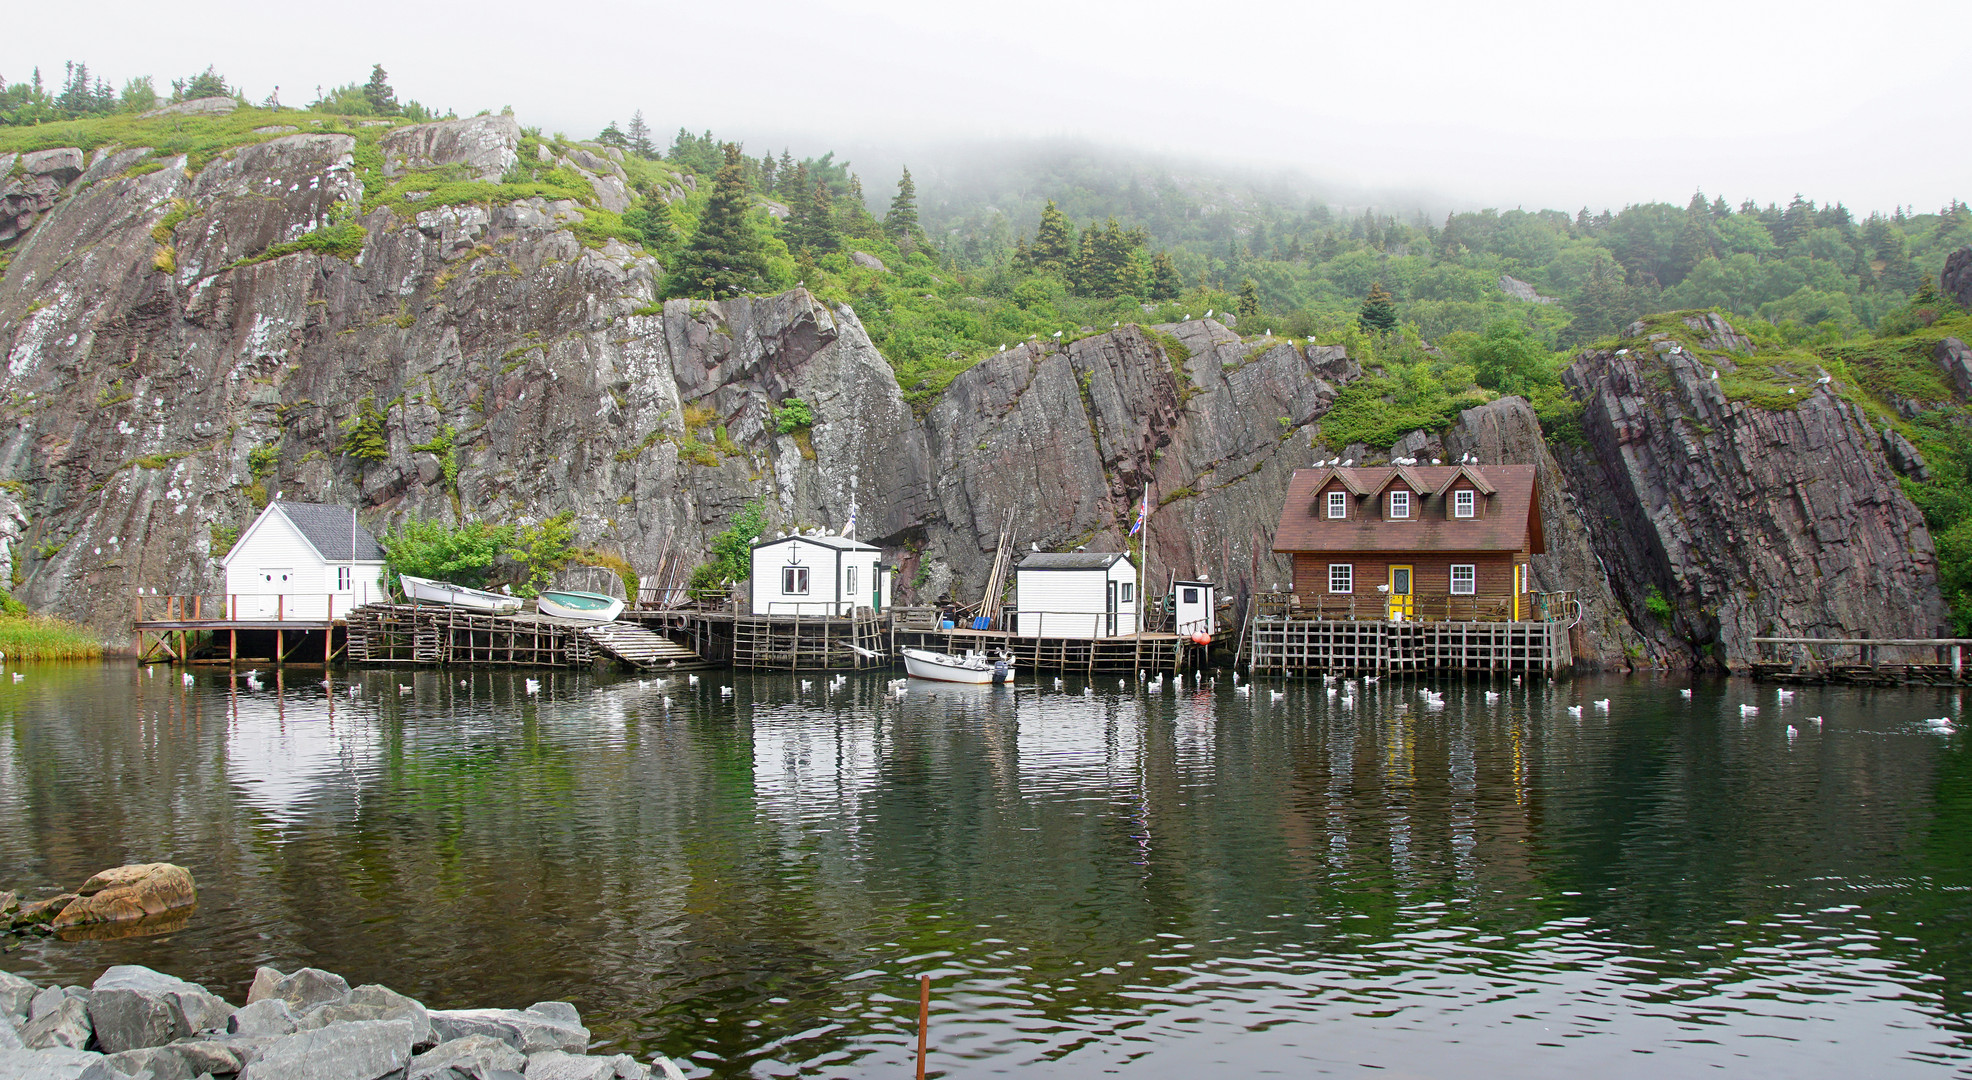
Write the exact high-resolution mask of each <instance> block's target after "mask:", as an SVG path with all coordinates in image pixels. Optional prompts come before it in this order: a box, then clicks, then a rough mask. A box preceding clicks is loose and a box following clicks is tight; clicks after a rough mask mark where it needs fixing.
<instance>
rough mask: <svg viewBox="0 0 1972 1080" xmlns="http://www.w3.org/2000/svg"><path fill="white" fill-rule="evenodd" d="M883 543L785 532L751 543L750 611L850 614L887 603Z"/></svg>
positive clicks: (778, 613) (888, 591)
mask: <svg viewBox="0 0 1972 1080" xmlns="http://www.w3.org/2000/svg"><path fill="white" fill-rule="evenodd" d="M882 559H883V549H882V548H879V547H877V546H876V545H874V544H865V543H863V542H862V541H860V540H854V539H851V538H850V537H847V536H827V535H823V534H821V533H815V534H812V535H808V534H790V535H787V536H782V537H779V538H776V539H771V540H769V539H761V540H756V541H754V544H753V590H752V591H753V614H755V615H830V616H846V615H854V614H855V613H856V609H857V608H864V607H866V608H869V609H870V611H872V612H880V611H883V610H885V609H886V608H888V607H889V606H890V572H889V570H888V569H887V568H886V567H884V566H883V565H882Z"/></svg>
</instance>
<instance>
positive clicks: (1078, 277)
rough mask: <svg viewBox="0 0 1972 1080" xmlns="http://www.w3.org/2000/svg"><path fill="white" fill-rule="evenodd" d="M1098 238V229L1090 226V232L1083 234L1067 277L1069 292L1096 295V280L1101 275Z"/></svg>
mask: <svg viewBox="0 0 1972 1080" xmlns="http://www.w3.org/2000/svg"><path fill="white" fill-rule="evenodd" d="M1096 236H1097V230H1096V227H1095V226H1094V225H1091V226H1089V228H1088V231H1087V232H1084V233H1083V234H1082V242H1081V244H1080V245H1079V246H1078V247H1077V248H1076V251H1075V259H1074V261H1073V262H1071V263H1070V264H1069V266H1068V272H1067V275H1066V276H1067V278H1068V288H1069V291H1071V292H1074V293H1076V294H1077V295H1080V296H1093V295H1096V288H1097V287H1096V284H1095V278H1096V277H1097V276H1098V275H1099V274H1100V273H1101V271H1100V269H1099V268H1098V266H1097V260H1098V256H1097V255H1096Z"/></svg>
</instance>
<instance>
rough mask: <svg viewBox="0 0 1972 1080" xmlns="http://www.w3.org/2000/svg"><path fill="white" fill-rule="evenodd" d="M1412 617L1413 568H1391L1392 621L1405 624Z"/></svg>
mask: <svg viewBox="0 0 1972 1080" xmlns="http://www.w3.org/2000/svg"><path fill="white" fill-rule="evenodd" d="M1411 615H1412V608H1411V568H1410V567H1408V566H1393V567H1391V568H1390V620H1391V621H1392V622H1403V621H1404V620H1406V619H1409V618H1410V617H1411Z"/></svg>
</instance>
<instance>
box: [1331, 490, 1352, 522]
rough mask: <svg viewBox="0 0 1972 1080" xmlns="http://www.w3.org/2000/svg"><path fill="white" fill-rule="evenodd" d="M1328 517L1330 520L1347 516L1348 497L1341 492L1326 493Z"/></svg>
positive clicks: (1345, 493)
mask: <svg viewBox="0 0 1972 1080" xmlns="http://www.w3.org/2000/svg"><path fill="white" fill-rule="evenodd" d="M1328 516H1329V517H1332V518H1340V517H1348V516H1349V495H1348V493H1347V492H1343V491H1331V492H1329V493H1328Z"/></svg>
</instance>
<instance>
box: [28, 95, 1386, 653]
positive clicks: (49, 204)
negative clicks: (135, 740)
mask: <svg viewBox="0 0 1972 1080" xmlns="http://www.w3.org/2000/svg"><path fill="white" fill-rule="evenodd" d="M517 137H518V128H516V127H515V126H514V125H512V124H511V123H510V122H508V120H507V119H506V118H478V119H477V120H476V121H471V122H468V121H457V122H448V123H443V124H435V125H424V126H421V127H415V128H407V129H402V130H400V131H396V132H392V133H391V134H389V135H388V136H386V137H385V140H384V148H385V150H386V152H387V156H386V161H387V162H388V163H390V167H391V168H417V167H432V166H450V167H456V168H459V169H462V170H465V171H467V172H475V171H477V172H476V173H475V174H488V175H490V174H492V173H495V172H497V171H498V170H499V169H501V168H503V167H504V165H505V163H508V162H510V161H511V160H512V153H513V150H514V142H515V139H516V138H517ZM354 151H355V141H354V140H353V139H352V138H351V137H350V136H347V135H341V134H331V133H297V134H292V135H287V136H283V137H278V138H273V139H270V140H268V141H265V142H261V143H258V144H255V145H252V146H247V147H242V148H240V149H239V150H237V151H236V152H234V153H232V154H231V155H229V156H222V157H220V158H218V159H216V160H214V161H213V162H212V163H211V164H209V165H207V166H206V167H204V168H203V169H201V170H196V171H191V170H189V169H188V167H187V166H188V162H187V161H186V160H185V159H183V158H178V159H175V160H173V161H171V162H169V163H168V164H167V167H165V168H163V169H154V170H151V171H144V170H141V169H133V168H132V165H133V164H136V163H138V162H142V161H144V160H146V158H147V157H148V151H147V150H145V149H144V148H129V149H124V150H116V151H99V152H97V153H96V154H94V155H92V156H91V157H90V158H89V159H88V161H87V163H86V164H87V167H86V169H83V170H81V171H78V172H76V173H75V174H74V175H73V176H72V177H71V178H70V181H69V182H67V183H65V184H60V185H57V187H56V189H55V190H54V191H53V192H44V191H42V190H41V189H40V188H39V187H37V188H35V190H34V193H33V198H34V200H35V202H34V204H33V205H34V206H35V207H38V209H31V210H27V211H23V213H24V214H26V213H32V214H33V215H35V217H34V220H33V221H32V222H30V224H31V226H32V227H31V229H30V230H29V231H28V233H27V235H26V237H25V239H24V241H23V242H22V243H21V244H20V245H18V246H17V248H16V249H15V251H14V253H13V259H12V262H11V264H10V266H9V267H8V270H7V273H6V275H5V278H4V281H0V346H4V348H5V349H6V356H7V362H8V367H7V372H6V374H5V390H6V392H7V394H8V397H9V399H10V401H11V410H12V416H11V419H12V420H13V423H12V424H11V425H10V428H9V430H7V431H6V432H5V433H4V435H0V474H3V475H5V476H7V477H9V478H12V479H14V480H17V481H19V483H18V484H17V485H11V486H9V487H8V488H7V489H6V490H4V491H0V501H4V502H5V505H0V525H5V526H6V529H12V530H13V531H15V532H17V533H18V536H19V539H18V541H17V542H16V543H14V544H13V545H12V547H11V548H10V554H11V556H12V557H13V559H14V560H15V566H16V567H17V571H16V572H17V574H18V576H19V577H20V579H21V580H20V586H19V590H18V591H19V592H20V594H21V595H22V597H23V598H24V599H26V600H27V601H28V602H29V603H31V604H33V605H35V606H37V607H40V608H45V609H49V610H53V611H56V612H59V613H61V614H64V615H68V616H71V617H74V618H78V619H82V620H85V621H88V622H90V623H91V624H93V625H96V626H98V627H101V628H102V629H104V630H105V631H106V632H117V631H119V630H120V628H123V627H126V626H127V620H128V617H129V610H130V601H129V597H130V595H131V593H132V591H133V590H135V589H137V588H156V589H159V590H161V591H165V592H178V593H198V592H203V593H208V594H211V593H216V592H217V591H218V590H219V589H220V588H221V587H222V574H221V571H220V568H219V565H218V562H217V559H216V557H215V555H214V552H215V551H216V550H218V548H219V547H220V546H221V545H223V544H224V543H225V542H226V538H227V537H228V536H229V534H230V532H231V531H232V530H237V529H239V528H241V527H242V526H244V524H245V523H246V522H247V521H249V520H251V518H252V516H253V515H254V513H255V512H256V509H257V506H258V505H259V504H260V503H261V502H262V501H263V500H264V499H266V498H268V497H272V496H275V495H282V496H285V497H287V498H292V499H311V500H322V501H328V502H345V503H353V504H355V505H358V506H359V507H360V508H361V510H362V513H363V516H364V518H365V520H366V522H368V523H369V524H371V525H372V527H375V528H378V529H381V528H383V527H385V526H387V525H388V524H389V523H390V522H391V521H394V520H397V519H400V518H402V517H404V516H407V515H418V516H423V517H451V516H453V515H454V514H455V513H463V514H465V515H467V516H476V517H477V516H483V517H489V518H494V519H498V520H506V521H514V520H519V521H528V520H538V519H540V518H543V517H546V516H548V515H550V514H554V513H557V512H561V511H572V512H573V513H574V514H575V520H576V523H577V527H578V530H579V534H580V537H581V541H582V542H583V543H584V544H586V545H589V546H594V547H599V548H605V549H613V550H615V551H617V552H619V553H621V554H622V555H624V556H625V557H626V558H628V559H629V561H630V562H631V563H632V564H633V565H636V566H638V567H640V568H643V569H644V570H645V571H646V572H649V571H650V570H652V569H655V567H656V566H657V565H658V564H659V563H660V562H661V561H665V560H667V559H670V560H673V561H675V560H676V559H677V558H678V557H679V556H681V555H682V556H686V557H688V558H690V559H692V560H694V561H695V560H696V558H697V557H699V556H700V555H702V553H703V551H704V550H705V545H706V540H707V537H708V535H709V534H711V533H713V532H717V531H718V530H719V529H721V528H723V527H724V526H725V524H726V522H727V521H728V520H729V519H730V518H731V516H732V514H733V513H734V512H735V511H737V510H738V509H739V507H740V506H741V505H743V504H744V503H745V502H746V501H747V500H749V499H751V498H755V497H763V498H765V499H766V500H767V501H768V502H769V503H770V505H772V506H773V507H774V510H775V517H776V519H777V520H778V522H780V523H781V524H782V525H783V526H787V525H799V526H812V525H821V526H828V527H834V528H841V527H844V526H845V525H847V524H848V523H849V521H850V519H851V516H852V514H853V515H854V520H855V523H856V527H857V532H858V535H859V536H862V537H864V538H867V539H872V540H876V541H877V542H879V543H883V544H885V545H886V546H889V547H891V548H892V549H893V550H895V551H896V553H897V554H898V555H899V556H900V557H901V559H902V561H903V562H904V564H905V566H904V570H905V574H904V583H905V585H906V587H907V590H908V588H909V586H911V585H912V584H914V583H921V584H923V585H924V586H926V590H925V591H929V592H934V593H935V592H937V591H942V590H943V589H944V588H947V587H949V588H950V589H951V591H952V592H953V595H955V596H958V597H960V598H963V599H976V598H977V597H976V593H977V590H978V588H979V587H980V586H981V585H982V584H983V581H984V578H985V576H986V569H987V567H988V565H989V564H990V562H991V559H992V550H991V549H992V538H993V537H994V536H996V535H997V532H998V528H999V525H1000V522H1001V521H1002V520H1003V515H1004V514H1005V512H1006V511H1007V510H1009V509H1011V510H1013V511H1014V513H1015V518H1016V526H1015V531H1016V533H1017V534H1018V535H1019V536H1020V538H1021V540H1022V541H1023V545H1024V544H1025V543H1026V542H1029V541H1032V542H1038V543H1040V544H1042V545H1044V546H1061V545H1065V544H1068V543H1071V542H1088V543H1092V544H1098V545H1100V544H1115V543H1120V540H1121V534H1122V532H1123V531H1124V530H1125V529H1126V528H1127V526H1128V523H1129V521H1130V519H1131V517H1132V515H1133V512H1134V509H1135V504H1136V501H1137V497H1138V493H1139V492H1140V491H1141V490H1142V487H1143V485H1144V483H1146V482H1150V483H1152V484H1153V485H1154V487H1153V498H1156V499H1159V500H1160V501H1167V504H1166V505H1165V506H1163V507H1162V508H1160V509H1159V511H1158V512H1157V514H1156V518H1155V525H1154V527H1153V531H1152V537H1153V541H1152V542H1153V545H1154V552H1153V561H1154V562H1156V564H1157V565H1158V566H1159V567H1160V568H1169V569H1171V570H1172V571H1173V572H1176V573H1179V574H1183V575H1194V574H1211V575H1214V576H1219V577H1222V578H1226V577H1229V578H1232V579H1234V580H1233V582H1232V585H1233V587H1234V589H1237V588H1239V587H1240V586H1243V584H1244V583H1245V582H1246V581H1249V580H1251V578H1252V577H1253V576H1254V575H1255V574H1259V575H1261V576H1263V577H1267V578H1269V579H1270V580H1271V579H1278V578H1280V577H1281V576H1283V570H1284V567H1283V566H1282V565H1281V563H1280V561H1279V560H1277V559H1276V558H1275V557H1274V556H1272V554H1271V553H1270V552H1269V550H1268V548H1269V546H1270V543H1271V537H1270V535H1269V528H1270V525H1271V522H1272V521H1273V519H1274V518H1275V517H1276V516H1277V515H1278V512H1279V502H1278V500H1279V497H1280V491H1281V490H1282V489H1283V488H1284V485H1285V482H1286V477H1287V475H1288V474H1289V473H1290V472H1291V471H1292V469H1293V467H1295V466H1296V465H1299V464H1305V462H1306V460H1307V457H1308V453H1309V451H1308V443H1307V439H1306V436H1305V432H1304V430H1303V426H1304V425H1305V424H1307V423H1308V422H1309V421H1310V420H1312V419H1314V418H1316V417H1318V416H1319V415H1320V413H1321V412H1322V411H1323V410H1324V409H1325V408H1326V407H1327V404H1328V402H1329V401H1331V400H1332V399H1333V396H1334V393H1335V390H1336V387H1337V386H1338V385H1340V383H1342V382H1344V381H1346V380H1347V379H1348V378H1351V377H1353V375H1354V370H1353V366H1352V365H1351V364H1350V363H1349V362H1348V360H1347V358H1346V356H1343V355H1342V354H1341V351H1340V350H1336V349H1319V348H1316V349H1308V350H1298V349H1296V348H1294V347H1292V346H1290V345H1287V344H1285V343H1280V344H1277V345H1273V346H1271V347H1264V346H1263V347H1256V346H1255V345H1254V344H1253V343H1250V342H1244V341H1242V340H1241V339H1239V338H1238V337H1237V336H1236V335H1234V334H1233V333H1232V332H1231V331H1230V330H1228V329H1226V328H1225V327H1224V326H1222V325H1220V324H1218V323H1215V322H1209V321H1208V322H1199V323H1193V324H1188V325H1184V326H1174V327H1166V328H1164V331H1165V332H1167V333H1168V334H1169V335H1171V336H1168V337H1160V336H1153V334H1152V333H1149V332H1146V331H1143V330H1139V329H1136V328H1130V329H1127V330H1119V331H1115V332H1112V333H1108V334H1101V335H1096V336H1094V337H1090V338H1085V339H1083V340H1080V341H1075V342H1072V343H1069V344H1067V345H1055V344H1052V343H1050V344H1043V343H1039V342H1034V343H1030V344H1028V345H1026V346H1023V347H1020V348H1017V349H1013V350H1009V351H1008V352H1006V353H1003V354H1000V355H998V356H995V357H992V358H990V359H989V360H987V361H986V362H985V363H982V364H980V365H979V366H977V367H976V368H974V369H972V370H970V371H968V372H966V373H965V374H964V375H962V376H961V377H960V378H959V379H958V380H957V381H956V382H954V383H953V385H952V387H951V389H950V391H949V392H948V393H947V394H946V395H945V396H944V398H943V399H942V400H941V401H940V402H939V403H937V404H936V405H935V406H934V407H933V408H932V409H931V410H930V412H929V414H928V415H926V416H924V417H922V418H920V417H918V416H915V415H914V414H913V413H912V411H911V409H910V408H909V406H908V405H907V404H906V402H905V400H904V398H903V395H902V393H901V392H900V390H899V388H898V385H897V382H896V379H895V377H894V375H893V373H892V371H891V368H890V366H889V364H888V363H886V362H885V361H884V359H883V357H882V356H880V355H879V354H878V353H877V351H876V349H875V348H874V347H873V346H872V345H871V343H870V340H869V337H868V335H867V334H866V333H864V331H863V328H862V326H861V324H860V323H859V322H858V321H857V319H856V315H855V313H854V312H853V311H852V310H850V309H849V308H847V307H840V306H837V307H831V306H829V305H825V304H822V303H820V302H818V301H817V300H816V299H815V298H814V297H813V296H811V295H810V294H808V293H807V292H806V291H804V290H800V289H796V290H794V291H792V292H789V293H785V294H782V295H779V296H769V297H757V298H750V299H741V300H736V301H729V302H725V303H707V302H703V301H682V300H674V301H669V302H664V303H661V304H660V303H658V302H657V300H656V284H657V279H658V275H659V272H660V271H659V267H658V266H657V265H656V264H655V262H653V261H652V260H651V259H650V258H649V257H648V256H646V255H644V254H642V253H640V252H636V251H633V250H631V249H629V248H627V247H624V246H623V245H621V244H618V243H616V242H614V241H606V242H603V243H601V244H599V245H598V244H585V243H584V242H582V241H581V240H580V239H579V238H578V234H577V232H576V231H575V227H576V226H577V225H578V224H579V223H580V222H581V221H582V219H583V216H584V214H585V213H586V212H588V207H586V206H583V205H579V204H576V203H574V202H568V201H548V200H543V199H538V198H537V199H525V200H520V201H517V202H511V203H504V204H496V205H485V204H474V203H465V204H456V205H444V206H434V207H430V208H420V207H419V206H418V204H417V203H415V202H414V203H410V204H409V205H404V206H402V208H401V209H392V208H391V207H390V206H388V205H383V206H378V207H375V208H373V209H371V210H369V211H367V212H365V211H363V210H362V201H363V194H364V193H363V191H362V188H361V181H360V178H359V175H358V172H357V169H356V167H355V162H354ZM71 156H72V157H73V158H74V160H73V161H71V160H70V157H65V156H62V155H55V156H54V157H52V158H51V159H50V160H56V161H59V162H68V164H69V165H75V166H80V165H81V164H82V157H81V155H80V154H79V152H77V153H75V154H73V155H71ZM578 164H580V165H581V166H582V167H584V168H585V169H586V168H590V167H593V169H594V170H596V175H598V176H606V175H607V172H608V170H609V169H611V168H613V167H614V163H613V162H611V161H609V160H608V159H607V158H604V157H601V156H595V155H591V156H587V157H584V158H583V159H582V160H581V161H580V162H578ZM37 175H52V176H55V177H57V178H58V179H59V177H60V175H61V174H60V173H59V172H53V173H43V174H37ZM51 182H52V181H51ZM43 186H46V185H43ZM605 186H606V185H605ZM606 194H607V193H605V192H603V191H602V190H601V188H599V194H598V204H599V205H600V204H602V203H604V202H606V201H607V199H606V197H605V196H606ZM43 202H45V203H46V205H45V206H43V205H42V203H43ZM23 205H25V204H23ZM351 222H354V223H356V224H358V225H360V226H361V228H362V230H363V231H362V234H361V236H360V244H359V245H357V246H355V247H353V248H351V247H339V248H334V249H329V248H326V247H323V246H315V245H311V244H310V243H306V242H304V243H302V244H300V245H296V244H295V243H293V242H295V241H306V240H307V238H310V237H319V236H321V235H322V232H321V230H323V229H325V228H326V227H337V228H346V226H347V223H351ZM1187 351H1189V353H1190V355H1189V356H1186V355H1185V354H1186V352H1187ZM1174 358H1175V359H1174ZM790 397H798V398H800V399H802V400H804V401H806V402H807V403H808V404H809V405H810V407H811V409H812V411H813V413H814V417H815V423H814V425H813V427H812V429H810V430H808V431H806V432H799V433H793V434H783V433H780V432H779V431H778V430H777V429H776V425H775V422H774V412H775V409H776V408H777V407H778V406H779V405H780V404H781V403H782V402H783V401H784V400H786V399H787V398H790ZM365 409H374V410H377V412H379V413H380V414H381V415H382V417H383V431H384V434H385V439H386V441H387V448H386V451H385V452H384V453H383V454H382V455H381V456H380V457H378V458H377V459H375V460H358V459H357V458H354V457H351V456H349V455H347V454H345V453H344V452H343V445H342V438H343V432H344V429H345V427H346V426H347V425H348V424H349V423H350V422H351V421H352V420H354V419H355V418H356V417H357V416H358V415H359V413H361V412H362V411H363V410H365ZM6 529H0V534H3V533H4V532H5V531H6ZM920 570H923V571H924V573H923V575H922V576H920V574H919V571H920Z"/></svg>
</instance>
